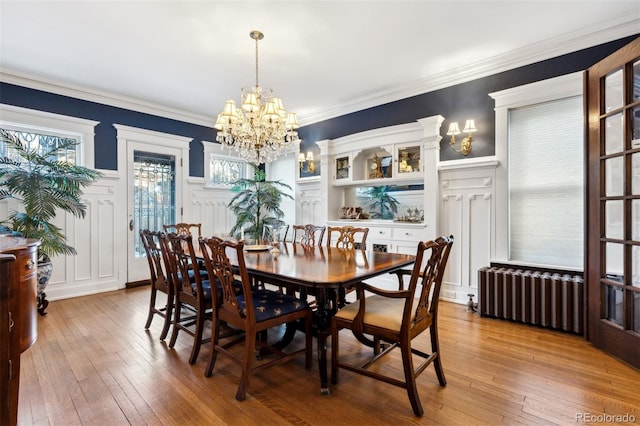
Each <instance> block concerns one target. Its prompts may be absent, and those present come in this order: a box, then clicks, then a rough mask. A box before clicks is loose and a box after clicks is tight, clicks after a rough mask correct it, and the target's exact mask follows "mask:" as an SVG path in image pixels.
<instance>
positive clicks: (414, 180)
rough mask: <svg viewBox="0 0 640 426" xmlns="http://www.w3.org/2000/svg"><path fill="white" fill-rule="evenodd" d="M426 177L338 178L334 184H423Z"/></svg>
mask: <svg viewBox="0 0 640 426" xmlns="http://www.w3.org/2000/svg"><path fill="white" fill-rule="evenodd" d="M423 183H424V179H423V178H422V177H417V176H414V177H411V178H406V177H401V178H380V179H362V180H347V179H343V180H336V181H334V182H333V185H334V186H346V187H351V186H384V185H422V184H423Z"/></svg>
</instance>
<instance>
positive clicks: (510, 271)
mask: <svg viewBox="0 0 640 426" xmlns="http://www.w3.org/2000/svg"><path fill="white" fill-rule="evenodd" d="M478 286H479V290H480V295H479V304H480V314H481V315H482V316H487V317H493V318H500V319H508V320H512V321H519V322H523V323H526V324H532V325H538V326H542V327H548V328H553V329H557V330H563V331H568V332H571V333H576V334H583V330H584V309H583V306H584V286H583V279H582V276H580V275H572V274H561V273H551V272H543V271H536V270H529V269H516V268H507V267H499V266H491V267H484V268H481V269H480V270H479V271H478Z"/></svg>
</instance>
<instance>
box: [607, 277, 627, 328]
mask: <svg viewBox="0 0 640 426" xmlns="http://www.w3.org/2000/svg"><path fill="white" fill-rule="evenodd" d="M604 289H605V290H604V310H605V312H604V317H605V318H606V319H608V320H609V321H613V322H615V323H616V324H618V325H622V318H623V317H624V311H623V307H624V306H623V303H622V297H623V296H622V290H621V289H620V288H618V287H613V286H610V285H606V286H604Z"/></svg>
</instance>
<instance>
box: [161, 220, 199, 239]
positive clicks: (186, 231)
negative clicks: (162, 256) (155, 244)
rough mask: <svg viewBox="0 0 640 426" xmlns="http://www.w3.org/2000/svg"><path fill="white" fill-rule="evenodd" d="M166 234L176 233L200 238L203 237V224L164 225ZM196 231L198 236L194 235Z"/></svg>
mask: <svg viewBox="0 0 640 426" xmlns="http://www.w3.org/2000/svg"><path fill="white" fill-rule="evenodd" d="M162 228H163V229H164V232H175V233H176V234H180V235H191V236H192V237H194V238H200V235H202V224H200V223H184V222H181V223H175V224H170V225H162ZM194 231H195V232H196V235H193V233H194Z"/></svg>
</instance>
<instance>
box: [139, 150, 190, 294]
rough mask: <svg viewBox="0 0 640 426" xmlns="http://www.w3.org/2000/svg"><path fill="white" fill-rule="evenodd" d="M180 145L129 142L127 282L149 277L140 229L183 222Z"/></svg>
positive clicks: (154, 228)
mask: <svg viewBox="0 0 640 426" xmlns="http://www.w3.org/2000/svg"><path fill="white" fill-rule="evenodd" d="M181 160H182V151H181V149H179V148H171V147H165V146H158V145H154V144H148V143H142V142H136V141H131V140H129V141H127V170H128V172H127V187H128V195H127V215H128V220H127V223H128V238H127V241H128V243H127V253H128V261H127V271H128V272H127V282H129V283H131V282H135V281H141V280H147V279H149V265H148V263H147V259H146V254H145V251H144V247H143V246H142V242H141V240H140V230H142V229H150V230H152V231H161V230H162V229H163V228H162V225H164V224H171V223H176V222H180V221H181V220H180V219H181V216H182V215H181V211H180V210H181V209H182V205H181V202H180V200H182V194H181V191H182V185H183V182H182V173H180V172H179V171H178V167H179V166H180V164H181Z"/></svg>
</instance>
